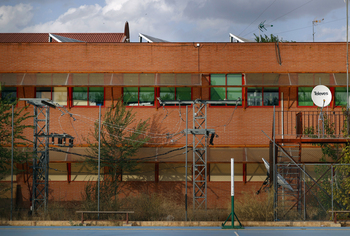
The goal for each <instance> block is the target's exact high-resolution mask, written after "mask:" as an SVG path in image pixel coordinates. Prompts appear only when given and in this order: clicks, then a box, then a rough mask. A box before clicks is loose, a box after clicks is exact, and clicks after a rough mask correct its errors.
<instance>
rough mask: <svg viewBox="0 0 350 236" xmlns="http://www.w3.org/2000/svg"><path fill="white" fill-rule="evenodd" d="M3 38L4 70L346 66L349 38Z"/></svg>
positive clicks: (342, 69) (246, 69) (286, 69)
mask: <svg viewBox="0 0 350 236" xmlns="http://www.w3.org/2000/svg"><path fill="white" fill-rule="evenodd" d="M279 48H280V54H281V59H282V65H279V63H278V61H277V57H276V48H275V44H274V43H201V46H200V47H195V45H194V44H192V43H154V44H152V43H149V44H140V43H128V44H113V43H55V44H51V43H2V44H0V72H118V73H123V72H126V73H132V72H140V73H142V72H159V73H163V72H182V73H186V72H187V73H188V72H200V73H244V72H250V73H253V72H256V73H259V72H264V73H282V72H284V73H288V72H289V73H291V72H299V73H302V72H310V73H313V72H316V73H320V72H327V73H330V72H345V71H346V63H345V61H346V44H345V43H280V44H279Z"/></svg>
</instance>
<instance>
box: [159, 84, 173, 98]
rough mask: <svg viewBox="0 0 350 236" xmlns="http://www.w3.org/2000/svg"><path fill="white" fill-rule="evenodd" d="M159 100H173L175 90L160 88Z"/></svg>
mask: <svg viewBox="0 0 350 236" xmlns="http://www.w3.org/2000/svg"><path fill="white" fill-rule="evenodd" d="M159 95H160V99H161V100H163V101H174V100H175V88H164V87H162V88H160V94H159Z"/></svg>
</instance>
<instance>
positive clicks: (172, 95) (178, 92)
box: [159, 87, 192, 101]
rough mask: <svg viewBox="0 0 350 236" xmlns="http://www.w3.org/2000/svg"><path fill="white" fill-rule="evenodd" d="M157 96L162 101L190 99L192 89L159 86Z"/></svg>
mask: <svg viewBox="0 0 350 236" xmlns="http://www.w3.org/2000/svg"><path fill="white" fill-rule="evenodd" d="M159 97H160V99H161V100H162V101H190V100H192V89H191V88H190V87H160V88H159Z"/></svg>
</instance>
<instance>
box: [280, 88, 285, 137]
mask: <svg viewBox="0 0 350 236" xmlns="http://www.w3.org/2000/svg"><path fill="white" fill-rule="evenodd" d="M281 110H282V112H281V126H282V132H281V134H282V139H284V121H283V120H284V117H283V115H284V114H283V112H284V102H283V92H282V93H281Z"/></svg>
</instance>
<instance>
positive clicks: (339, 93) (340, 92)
mask: <svg viewBox="0 0 350 236" xmlns="http://www.w3.org/2000/svg"><path fill="white" fill-rule="evenodd" d="M335 105H336V106H346V105H347V104H346V87H345V88H339V87H337V88H335Z"/></svg>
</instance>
